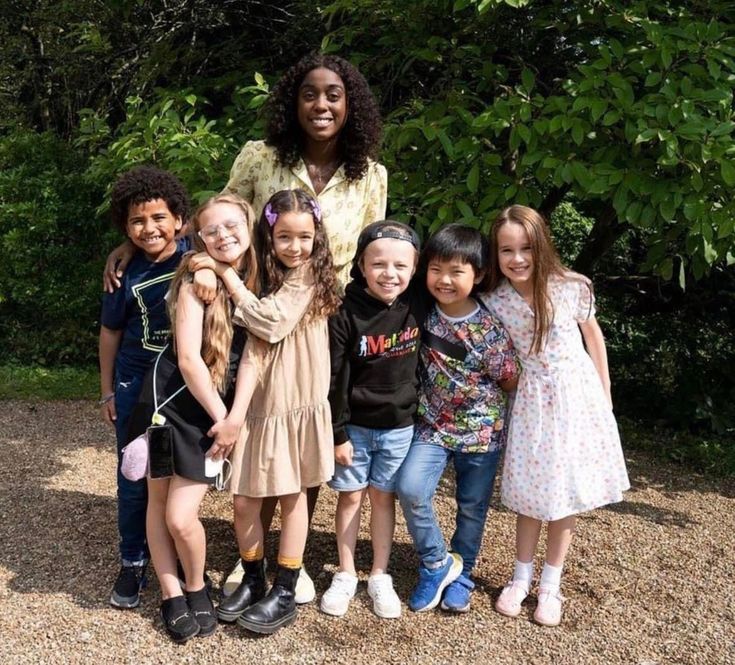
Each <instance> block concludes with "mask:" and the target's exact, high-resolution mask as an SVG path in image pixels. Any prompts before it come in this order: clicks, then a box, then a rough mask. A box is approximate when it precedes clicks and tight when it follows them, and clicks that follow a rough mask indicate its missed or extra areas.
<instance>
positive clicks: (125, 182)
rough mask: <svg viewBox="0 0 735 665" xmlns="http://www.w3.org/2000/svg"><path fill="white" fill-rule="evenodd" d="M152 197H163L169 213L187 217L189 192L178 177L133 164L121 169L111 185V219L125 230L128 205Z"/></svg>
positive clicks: (153, 168)
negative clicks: (123, 171) (128, 168)
mask: <svg viewBox="0 0 735 665" xmlns="http://www.w3.org/2000/svg"><path fill="white" fill-rule="evenodd" d="M154 199H163V200H164V201H165V202H166V205H167V206H168V209H169V210H170V211H171V214H172V215H174V216H180V217H181V219H182V220H183V221H186V219H187V217H188V214H189V195H188V194H187V192H186V188H185V187H184V185H183V184H182V183H181V181H180V180H179V179H178V178H177V177H176V176H175V175H173V174H172V173H169V172H168V171H162V170H161V169H158V168H156V167H155V166H136V167H135V168H132V169H130V171H127V172H126V173H123V174H122V175H121V176H120V177H119V178H118V179H117V180H116V181H115V184H114V185H113V187H112V195H111V197H110V211H111V214H112V223H113V224H114V225H115V226H117V227H118V228H119V229H120V230H121V231H122V232H123V233H125V232H126V229H127V223H128V213H129V212H130V206H131V205H136V204H138V203H145V202H146V201H153V200H154Z"/></svg>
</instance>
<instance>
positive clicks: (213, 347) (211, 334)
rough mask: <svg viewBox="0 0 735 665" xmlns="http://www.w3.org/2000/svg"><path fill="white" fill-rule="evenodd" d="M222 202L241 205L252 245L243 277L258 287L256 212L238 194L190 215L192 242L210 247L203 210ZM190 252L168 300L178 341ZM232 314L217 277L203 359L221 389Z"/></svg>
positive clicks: (197, 246) (206, 320) (210, 202)
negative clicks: (201, 234)
mask: <svg viewBox="0 0 735 665" xmlns="http://www.w3.org/2000/svg"><path fill="white" fill-rule="evenodd" d="M220 203H229V204H231V205H234V206H236V207H238V208H239V209H240V210H241V211H242V213H243V216H244V217H245V223H246V225H247V229H248V234H249V236H250V247H248V249H247V250H246V252H245V256H244V257H243V262H242V268H241V270H240V277H241V278H242V279H243V281H244V282H245V286H246V287H247V288H248V289H249V290H250V291H254V290H255V289H256V283H257V278H258V262H257V255H256V252H255V244H254V229H255V212H254V211H253V208H252V207H251V205H250V204H249V203H248V202H247V201H245V200H244V199H241V198H240V197H239V196H236V195H235V194H219V195H218V196H213V197H212V198H210V199H208V200H207V201H205V202H204V203H203V204H202V205H201V206H199V208H198V209H197V211H196V212H195V213H194V215H193V217H192V218H191V226H192V232H191V236H192V245H193V247H194V250H195V251H197V252H206V251H207V247H206V245H205V244H204V241H203V240H202V239H201V238H200V237H199V234H198V233H197V231H199V230H200V229H199V223H200V221H199V220H200V218H201V216H202V213H203V212H205V211H206V210H209V209H210V208H212V207H213V206H215V205H218V204H220ZM191 256H192V255H191V254H187V255H186V256H184V258H183V259H182V260H181V263H180V264H179V267H178V269H177V270H176V274H175V275H174V278H173V281H172V283H171V292H170V294H169V299H168V313H169V318H170V320H171V334H172V336H173V339H174V344H175V343H176V305H177V300H178V296H179V291H180V290H181V286H182V284H185V283H191V282H192V280H193V278H194V276H193V273H191V272H189V261H190V259H191ZM233 332H234V331H233V327H232V314H231V307H230V298H229V295H228V293H227V289H226V288H225V285H224V284H223V283H222V280H221V279H220V278H219V277H218V278H217V295H216V296H215V299H214V300H213V301H212V302H211V303H210V304H209V305H206V307H205V308H204V326H203V331H202V359H203V360H204V363H205V364H206V365H207V367H208V368H209V374H210V376H211V377H212V383H213V384H214V385H215V386H216V388H217V389H218V390H219V391H220V392H224V391H225V389H226V388H227V367H228V364H229V360H230V346H231V345H232V335H233Z"/></svg>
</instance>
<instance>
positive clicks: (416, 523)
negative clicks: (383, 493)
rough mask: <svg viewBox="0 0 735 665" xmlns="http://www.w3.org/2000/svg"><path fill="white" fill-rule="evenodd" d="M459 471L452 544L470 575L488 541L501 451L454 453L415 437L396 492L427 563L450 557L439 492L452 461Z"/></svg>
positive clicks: (414, 539)
mask: <svg viewBox="0 0 735 665" xmlns="http://www.w3.org/2000/svg"><path fill="white" fill-rule="evenodd" d="M450 459H451V460H452V461H453V463H454V471H455V474H456V492H455V497H456V500H457V516H456V519H455V522H456V527H455V530H454V535H453V536H452V541H451V543H450V547H451V549H452V551H453V552H457V553H458V554H460V555H461V556H462V560H463V561H464V567H463V569H462V574H463V575H465V576H469V574H470V573H471V572H472V569H473V568H474V566H475V560H476V559H477V554H478V552H479V551H480V545H481V544H482V534H483V531H484V529H485V518H486V517H487V511H488V508H489V507H490V497H491V495H492V493H493V483H494V481H495V471H496V469H497V466H498V460H499V459H500V451H499V450H498V451H493V452H488V453H462V452H454V451H452V450H449V449H448V448H444V447H443V446H437V445H434V444H430V443H420V442H417V441H414V442H413V443H412V444H411V449H410V450H409V451H408V455H407V456H406V459H405V460H404V462H403V466H402V467H401V471H400V473H399V474H398V483H397V485H396V492H397V494H398V500H399V501H400V503H401V508H402V509H403V514H404V516H405V518H406V524H407V525H408V531H409V532H410V534H411V537H412V538H413V543H414V546H415V548H416V552H417V553H418V555H419V558H420V559H421V562H422V563H423V564H425V565H426V566H427V567H431V566H432V564H436V563H439V562H441V561H444V559H445V558H446V556H447V546H446V544H445V542H444V536H443V535H442V532H441V529H440V528H439V525H438V523H437V521H436V515H435V514H434V505H433V500H434V493H435V492H436V487H437V485H438V484H439V479H440V478H441V476H442V473H443V472H444V468H445V467H446V465H447V462H448V461H449V460H450Z"/></svg>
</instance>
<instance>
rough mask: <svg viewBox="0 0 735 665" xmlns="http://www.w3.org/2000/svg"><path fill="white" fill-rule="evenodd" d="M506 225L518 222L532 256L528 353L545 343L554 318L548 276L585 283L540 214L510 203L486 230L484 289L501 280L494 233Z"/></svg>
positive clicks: (538, 349) (494, 286) (538, 348)
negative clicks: (561, 255) (567, 261)
mask: <svg viewBox="0 0 735 665" xmlns="http://www.w3.org/2000/svg"><path fill="white" fill-rule="evenodd" d="M506 224H520V225H521V226H522V227H523V229H524V231H525V232H526V235H527V236H528V242H529V244H530V245H531V254H532V256H533V274H532V275H531V281H532V284H533V313H534V329H533V340H532V342H531V353H539V352H540V351H541V350H542V349H543V348H544V346H545V344H546V338H547V337H548V334H549V330H550V328H551V324H552V323H553V321H554V304H553V303H552V301H551V298H550V297H549V288H548V287H549V279H550V278H553V277H557V278H559V279H578V280H581V281H584V282H585V283H587V284H589V280H588V279H587V278H586V277H583V276H582V275H578V274H577V273H574V272H572V271H571V270H569V268H567V267H566V266H565V265H564V264H563V263H562V262H561V259H560V258H559V254H558V253H557V251H556V247H554V243H553V241H552V240H551V234H550V233H549V225H548V223H547V221H546V219H544V217H543V216H542V215H541V214H540V213H538V212H536V211H535V210H534V209H533V208H529V207H527V206H522V205H512V206H509V207H508V208H505V210H503V211H501V212H500V214H499V215H498V216H497V217H496V219H495V221H494V222H493V225H492V228H491V229H490V271H489V279H488V284H487V288H488V290H489V291H493V290H494V289H496V288H497V286H498V285H499V284H500V282H501V280H502V279H503V273H502V272H501V270H500V262H499V259H498V249H499V247H498V232H499V231H500V229H501V228H502V227H503V226H505V225H506Z"/></svg>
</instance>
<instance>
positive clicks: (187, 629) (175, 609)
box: [161, 596, 200, 644]
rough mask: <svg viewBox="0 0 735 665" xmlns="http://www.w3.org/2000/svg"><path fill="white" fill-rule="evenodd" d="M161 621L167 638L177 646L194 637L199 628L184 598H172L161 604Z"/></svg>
mask: <svg viewBox="0 0 735 665" xmlns="http://www.w3.org/2000/svg"><path fill="white" fill-rule="evenodd" d="M161 620H162V621H163V626H164V628H166V632H167V633H168V636H169V637H170V638H171V639H172V640H173V641H174V642H177V643H178V644H183V643H184V642H186V641H187V640H190V639H191V638H192V637H194V636H195V635H198V634H199V631H200V628H199V624H198V623H197V621H196V619H195V618H194V615H193V614H192V612H191V611H190V610H189V605H188V604H187V602H186V598H184V597H183V596H174V597H173V598H169V599H168V600H164V601H163V603H162V604H161Z"/></svg>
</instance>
